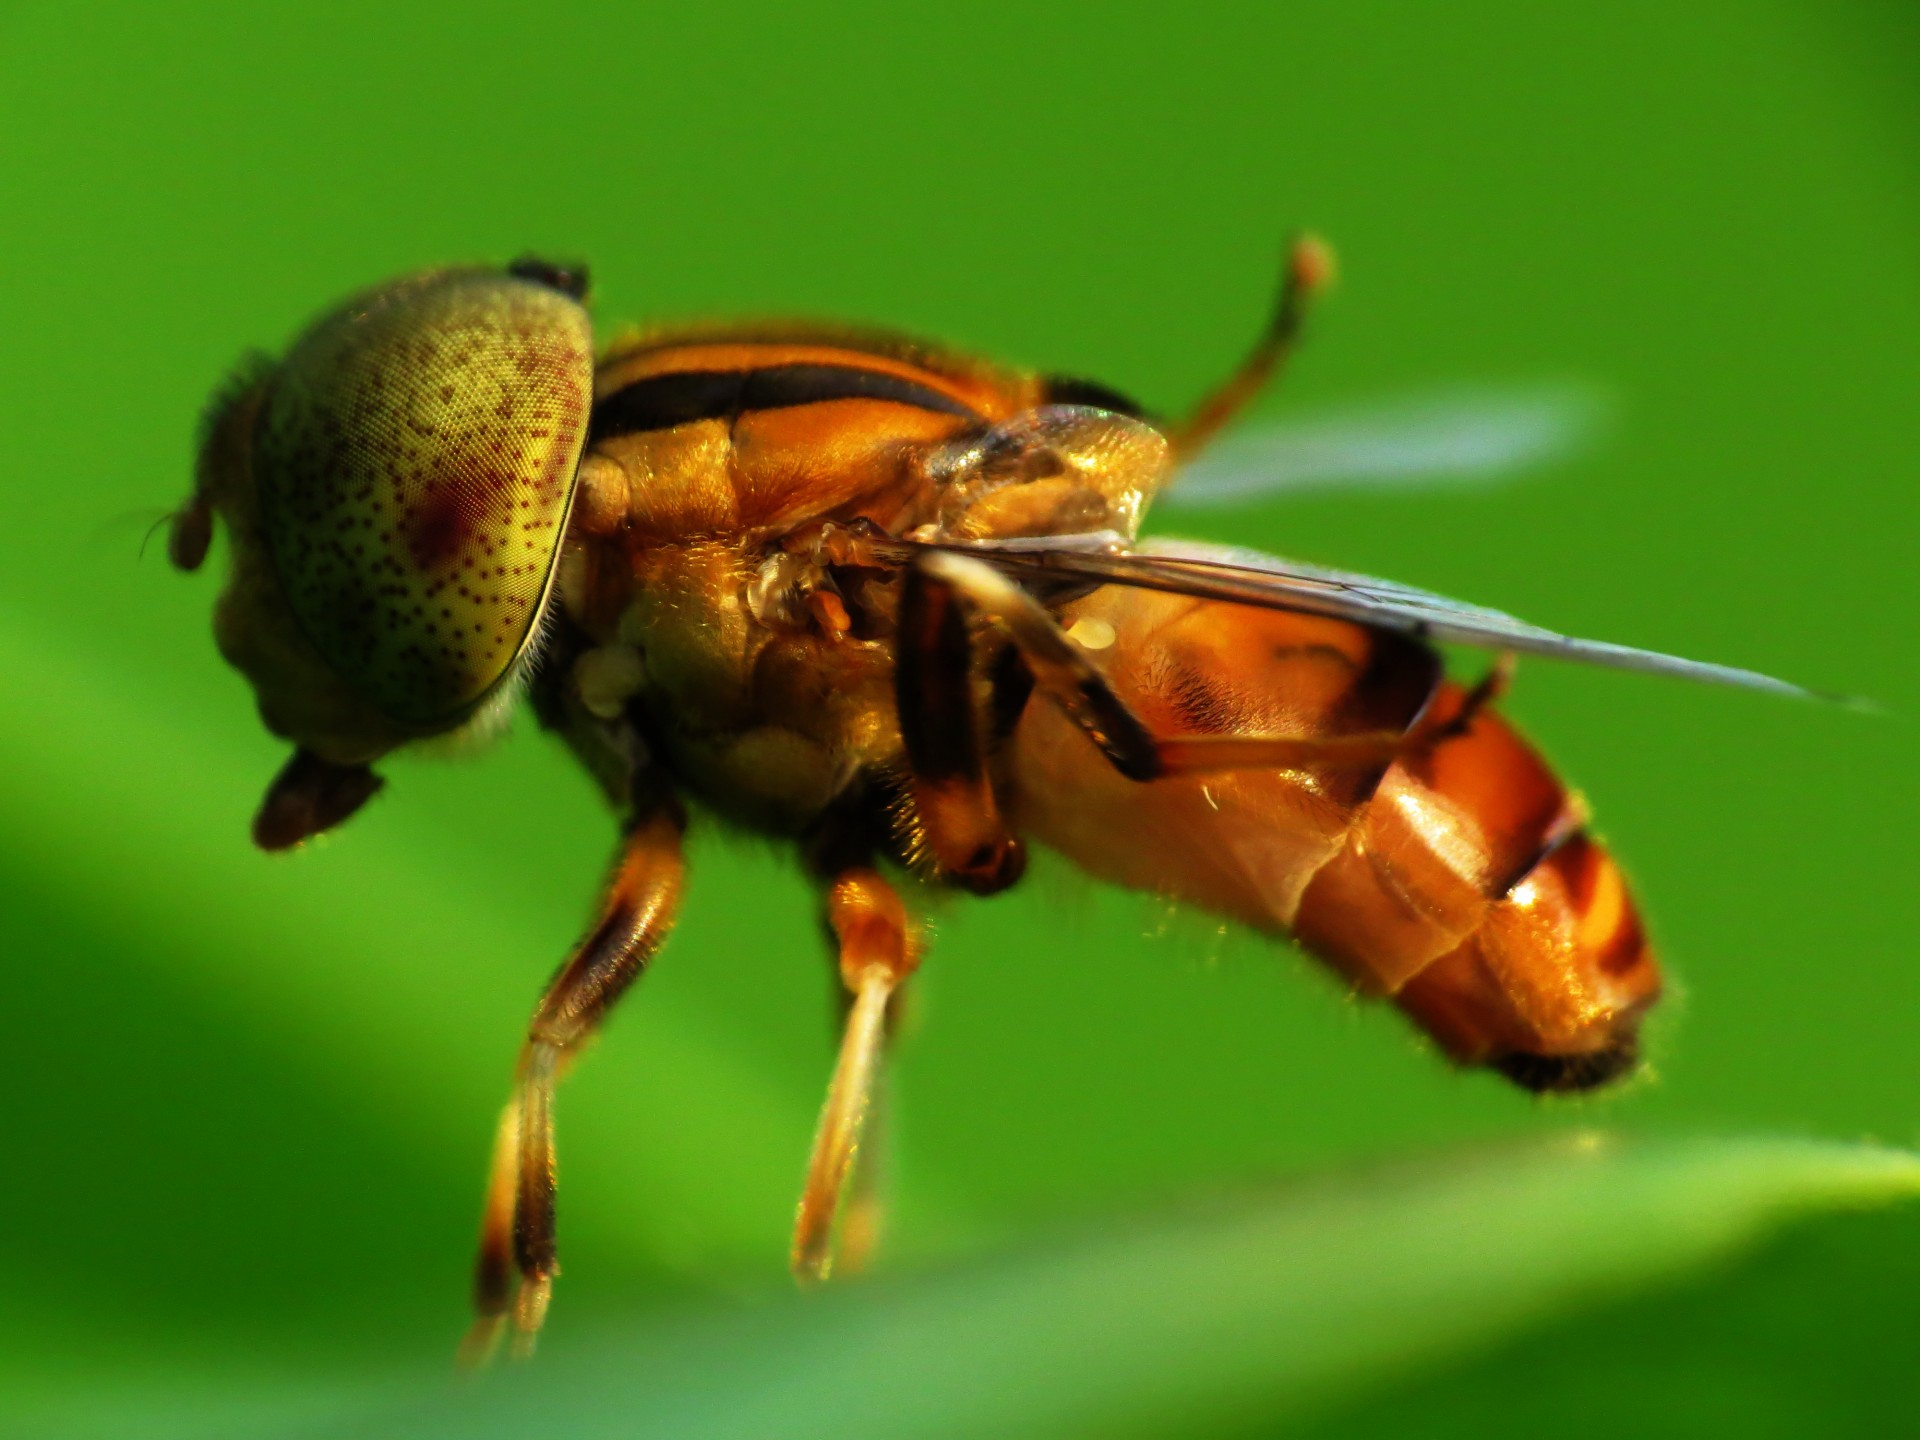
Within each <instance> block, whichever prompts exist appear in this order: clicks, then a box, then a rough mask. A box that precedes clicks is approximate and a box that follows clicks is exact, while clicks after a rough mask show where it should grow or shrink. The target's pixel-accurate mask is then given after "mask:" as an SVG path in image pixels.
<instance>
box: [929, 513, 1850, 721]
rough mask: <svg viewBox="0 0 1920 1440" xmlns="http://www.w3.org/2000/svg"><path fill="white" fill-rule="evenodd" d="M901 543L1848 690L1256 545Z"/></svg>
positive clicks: (1525, 643)
mask: <svg viewBox="0 0 1920 1440" xmlns="http://www.w3.org/2000/svg"><path fill="white" fill-rule="evenodd" d="M904 548H910V549H932V550H953V551H958V552H961V553H964V554H969V555H973V556H975V557H977V558H978V559H981V560H984V561H986V562H988V563H989V564H991V565H993V566H995V567H996V568H997V569H999V570H1001V571H1002V572H1004V573H1006V574H1008V575H1010V576H1012V577H1013V578H1014V579H1016V580H1018V581H1020V582H1021V583H1022V584H1023V585H1025V586H1027V588H1029V589H1031V590H1033V591H1035V592H1036V593H1038V594H1041V595H1046V594H1048V593H1049V592H1053V593H1058V592H1060V591H1062V590H1068V589H1073V588H1076V587H1084V586H1086V585H1088V584H1095V585H1137V586H1141V587H1144V588H1146V589H1149V590H1162V591H1167V592H1170V593H1173V594H1179V595H1192V596H1194V597H1196V598H1199V599H1205V600H1223V601H1228V602H1231V603H1233V604H1238V605H1252V606H1257V607H1260V608H1263V609H1270V610H1291V611H1297V612H1304V613H1306V614H1310V615H1328V616H1332V617H1334V618H1336V619H1341V620H1351V621H1353V622H1355V623H1356V624H1361V625H1370V626H1374V627H1376V628H1379V629H1383V630H1396V631H1399V632H1401V633H1403V634H1408V635H1414V636H1418V637H1421V638H1427V639H1433V640H1446V641H1452V642H1455V643H1458V644H1462V645H1478V646H1483V647H1485V648H1487V649H1492V650H1512V651H1518V652H1522V653H1526V654H1533V655H1550V656H1554V657H1556V658H1559V659H1562V660H1578V661H1582V662H1584V663H1586V664H1590V665H1605V666H1610V667H1612V668H1614V669H1616V670H1639V671H1644V672H1646V673H1648V674H1653V675H1672V676H1677V677H1678V678H1680V679H1683V680H1698V681H1704V682H1706V683H1708V684H1714V685H1736V686H1739V687H1741V688H1743V689H1748V690H1766V691H1771V692H1772V693H1774V694H1778V695H1795V696H1801V697H1805V698H1814V699H1823V700H1845V697H1840V696H1833V695H1822V694H1820V693H1819V692H1817V691H1812V690H1807V689H1804V688H1803V687H1801V686H1799V685H1794V684H1790V683H1789V682H1787V681H1785V680H1776V679H1774V678H1773V677H1772V676H1771V675H1762V674H1760V673H1758V672H1757V671H1753V670H1741V669H1737V668H1735V667H1733V666H1730V665H1714V664H1710V663H1708V662H1705V661H1701V660H1683V659H1681V658H1680V657H1679V656H1677V655H1662V654H1660V653H1659V652H1657V651H1653V650H1636V649H1633V648H1631V647H1630V646H1626V645H1613V644H1609V643H1607V642H1606V641H1604V640H1580V639H1576V638H1575V637H1573V636H1571V635H1562V634H1560V633H1558V632H1557V631H1553V630H1544V629H1542V628H1540V627H1539V626H1537V625H1529V624H1527V623H1526V622H1525V621H1524V620H1518V619H1516V618H1514V617H1513V616H1511V615H1508V614H1505V613H1503V612H1501V611H1499V610H1489V609H1487V608H1485V607H1484V606H1480V605H1469V604H1466V603H1465V602H1463V601H1459V600H1449V599H1447V598H1446V597H1445V596H1443V595H1435V594H1433V593H1431V592H1430V591H1426V590H1416V589H1414V588H1413V587H1412V586H1409V585H1399V584H1395V583H1394V582H1393V581H1391V580H1376V579H1373V578H1372V577H1370V576H1366V575H1353V574H1348V573H1347V572H1345V571H1341V570H1325V569H1321V568H1319V567H1318V566H1313V565H1302V564H1298V563H1296V562H1294V561H1290V560H1280V559H1276V558H1275V557H1273V556H1271V555H1263V554H1261V553H1259V552H1258V551H1254V550H1238V549H1233V548H1231V547H1228V546H1223V545H1204V544H1199V543H1194V542H1187V541H1151V542H1147V543H1146V544H1144V545H1143V546H1141V548H1139V549H1137V550H1127V549H1124V548H1123V547H1122V545H1121V544H1120V541H1119V537H1118V536H1116V535H1112V534H1110V533H1103V534H1099V535H1087V536H1062V537H1055V538H1053V539H1049V540H1020V541H1012V542H1007V543H1003V544H994V543H992V542H976V543H973V544H932V545H924V546H906V547H904ZM1846 703H1853V704H1858V703H1859V702H1853V701H1847V702H1846Z"/></svg>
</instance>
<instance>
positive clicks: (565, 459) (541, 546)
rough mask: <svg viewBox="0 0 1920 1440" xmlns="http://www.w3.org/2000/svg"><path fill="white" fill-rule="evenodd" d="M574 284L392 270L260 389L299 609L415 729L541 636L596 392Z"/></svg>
mask: <svg viewBox="0 0 1920 1440" xmlns="http://www.w3.org/2000/svg"><path fill="white" fill-rule="evenodd" d="M556 273H557V272H556ZM573 288H574V287H572V286H570V285H569V286H566V287H564V288H563V287H561V286H560V285H559V282H558V281H556V280H555V278H554V276H553V275H551V274H548V273H545V272H542V271H538V270H532V271H528V270H522V269H521V268H520V267H516V270H515V271H511V272H501V271H493V270H452V271H442V272H439V273H435V274H430V275H424V276H418V277H415V278H412V279H407V280H401V281H398V282H395V283H394V284H391V285H387V286H384V287H382V288H380V289H378V290H374V291H371V292H369V293H368V294H365V295H362V296H360V297H359V298H357V299H356V300H354V301H352V302H351V303H350V304H348V305H346V306H345V307H343V308H341V309H340V310H337V311H335V312H334V313H333V314H331V315H328V316H326V317H325V318H324V319H322V320H320V321H319V322H318V323H317V324H315V325H314V326H313V327H312V328H311V329H310V330H308V331H307V332H306V334H305V335H303V336H302V337H301V338H300V339H299V340H298V341H297V342H296V343H295V344H294V346H293V348H292V350H291V351H289V352H288V354H287V357H286V359H285V360H284V361H283V362H282V363H281V364H280V366H279V367H278V368H277V369H276V370H275V372H274V373H273V375H272V378H271V381H270V382H269V385H268V387H267V390H266V393H265V395H264V396H263V398H262V401H261V404H260V409H259V412H258V417H257V419H256V420H255V422H254V424H255V429H254V431H253V444H252V467H251V468H252V471H253V479H254V485H255V493H256V495H257V497H258V505H259V517H260V526H261V530H262V533H263V538H264V539H265V541H266V544H267V548H268V550H269V552H270V556H271V563H272V567H273V570H274V572H275V574H276V575H277V576H278V579H279V582H280V586H281V588H282V590H283V592H284V595H285V599H286V603H287V606H288V608H289V609H290V610H291V612H292V614H293V617H294V619H295V621H296V622H297V623H298V625H299V627H300V630H301V632H302V633H304V634H305V636H306V637H307V639H308V640H309V641H310V642H311V643H312V645H313V647H314V648H315V649H316V650H317V651H318V652H319V654H320V656H321V658H322V659H324V660H325V661H326V663H327V665H328V666H329V667H330V668H331V669H332V670H333V671H334V672H336V673H337V675H338V676H339V677H340V679H341V680H342V681H344V682H345V683H346V684H347V685H348V686H350V687H351V688H352V689H353V690H354V691H356V692H358V693H359V694H360V695H361V696H363V697H364V698H365V700H366V701H367V702H368V703H369V704H371V705H372V706H373V707H375V709H377V710H378V711H379V712H380V713H381V714H383V715H385V716H386V717H388V718H389V719H390V720H392V721H395V722H397V723H399V724H401V725H404V726H408V727H419V728H423V729H424V728H431V727H434V726H438V725H440V724H442V723H451V722H454V721H457V720H458V719H459V718H461V717H462V716H463V715H464V714H466V713H467V712H469V711H471V710H472V709H473V708H474V707H475V706H476V705H478V704H479V702H480V701H481V700H483V699H484V698H485V697H486V696H487V694H488V692H489V691H491V690H492V689H493V688H494V687H495V686H496V685H497V684H499V682H500V681H501V680H502V679H503V678H504V677H505V676H506V675H507V674H508V673H509V672H510V671H511V670H512V668H513V665H514V662H515V661H516V660H517V659H518V658H519V656H520V655H521V654H522V653H523V651H525V649H526V648H527V646H528V645H529V644H530V643H531V642H532V640H533V639H534V636H535V633H536V629H535V627H536V625H537V623H538V620H539V615H540V610H541V607H542V605H543V603H544V601H545V599H546V596H547V593H548V589H549V587H550V584H551V581H552V576H553V569H554V563H555V559H556V557H557V556H558V554H559V549H560V542H561V539H562V535H563V532H564V531H565V528H566V521H567V512H568V509H569V507H570V505H571V503H572V498H573V488H574V477H575V471H576V469H577V467H578V464H579V460H580V451H581V448H582V446H583V445H584V443H585V440H586V432H587V414H588V409H589V406H590V404H591V402H592V390H593V339H592V332H591V329H590V326H589V322H588V319H587V313H586V310H585V309H584V308H583V307H582V306H581V305H580V303H579V301H578V299H577V298H576V297H575V295H574V294H573V293H569V292H570V291H571V290H572V289H573Z"/></svg>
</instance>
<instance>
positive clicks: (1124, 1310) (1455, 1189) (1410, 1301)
mask: <svg viewBox="0 0 1920 1440" xmlns="http://www.w3.org/2000/svg"><path fill="white" fill-rule="evenodd" d="M1916 1193H1920V1156H1915V1155H1913V1154H1910V1153H1907V1152H1903V1151H1895V1150H1886V1149H1878V1148H1873V1147H1868V1146H1847V1145H1836V1144H1824V1143H1818V1142H1810V1141H1797V1140H1771V1139H1736V1140H1716V1141H1702V1142H1694V1143H1675V1142H1668V1143H1660V1144H1646V1143H1633V1142H1627V1141H1623V1140H1619V1139H1614V1138H1609V1137H1603V1136H1595V1135H1575V1136H1570V1137H1563V1138H1561V1139H1559V1140H1557V1141H1556V1142H1554V1143H1552V1144H1549V1145H1537V1144H1536V1145H1529V1146H1525V1147H1521V1148H1510V1149H1504V1150H1501V1151H1498V1152H1487V1153H1482V1154H1479V1155H1475V1156H1472V1157H1468V1158H1465V1159H1453V1160H1450V1161H1446V1162H1434V1163H1429V1164H1426V1165H1422V1166H1417V1167H1414V1166H1408V1167H1399V1168H1393V1169H1386V1170H1380V1171H1375V1172H1372V1173H1369V1174H1365V1175H1352V1176H1346V1177H1342V1178H1336V1179H1327V1180H1319V1181H1312V1182H1305V1183H1301V1184H1298V1185H1295V1186H1292V1187H1289V1188H1287V1189H1284V1190H1282V1191H1280V1192H1278V1193H1270V1194H1266V1195H1263V1196H1260V1197H1256V1198H1252V1199H1247V1198H1241V1199H1236V1200H1231V1201H1228V1200H1222V1201H1219V1202H1217V1203H1214V1204H1210V1205H1207V1206H1205V1207H1199V1208H1195V1209H1192V1210H1189V1211H1187V1212H1185V1213H1183V1214H1180V1215H1178V1216H1176V1217H1172V1218H1165V1217H1163V1218H1159V1219H1156V1220H1153V1221H1151V1222H1144V1223H1137V1224H1133V1225H1128V1226H1123V1227H1116V1228H1113V1229H1109V1230H1107V1231H1104V1232H1100V1233H1095V1234H1090V1235H1086V1236H1082V1237H1080V1238H1076V1239H1072V1240H1069V1241H1067V1242H1065V1243H1062V1244H1058V1245H1056V1246H1054V1247H1052V1248H1044V1249H1042V1248H1035V1249H1033V1250H1031V1251H1028V1252H1024V1253H1017V1254H1011V1255H1007V1256H1003V1257H1001V1258H999V1259H997V1260H994V1261H989V1262H982V1263H977V1264H974V1265H970V1266H967V1267H964V1268H959V1269H955V1270H951V1271H945V1272H938V1273H932V1274H928V1275H923V1276H920V1277H917V1278H904V1279H898V1280H890V1281H884V1282H876V1283H868V1284H853V1285H847V1286H844V1287H841V1288H838V1289H834V1290H830V1291H828V1292H825V1293H823V1294H819V1295H813V1296H792V1297H788V1298H784V1299H779V1300H774V1301H769V1302H766V1303H762V1304H760V1305H757V1306H752V1307H746V1308H730V1309H726V1310H719V1309H713V1308H700V1309H694V1310H686V1311H681V1312H678V1313H673V1314H668V1315H664V1316H660V1317H656V1318H653V1319H649V1320H647V1321H645V1322H643V1323H636V1324H629V1325H625V1326H615V1327H610V1328H608V1329H605V1330H603V1331H602V1332H601V1333H599V1334H598V1335H597V1336H595V1337H594V1338H593V1339H592V1340H591V1341H589V1342H587V1343H584V1344H581V1345H577V1346H573V1347H567V1348H562V1347H558V1346H556V1347H552V1350H551V1353H548V1354H546V1355H544V1356H542V1357H541V1359H540V1360H539V1361H538V1362H537V1363H536V1364H535V1365H533V1366H532V1367H530V1368H526V1369H521V1370H516V1371H511V1372H508V1373H505V1374H501V1375H496V1376H491V1377H488V1378H487V1379H486V1380H485V1381H484V1382H482V1383H480V1384H477V1385H475V1386H473V1387H470V1388H452V1387H436V1388H435V1389H434V1390H432V1391H430V1392H427V1393H421V1394H414V1395H412V1396H410V1397H408V1398H406V1399H402V1400H398V1401H396V1400H394V1399H392V1398H391V1397H392V1395H393V1394H394V1391H392V1390H388V1391H386V1392H385V1397H384V1398H383V1397H382V1396H380V1395H376V1396H374V1397H372V1398H371V1399H369V1400H367V1401H364V1402H363V1403H362V1404H361V1405H360V1406H357V1407H351V1408H348V1407H344V1406H343V1409H342V1412H341V1413H340V1414H338V1415H336V1416H335V1417H334V1418H333V1419H332V1420H331V1421H328V1422H324V1423H320V1424H318V1425H316V1423H315V1421H314V1408H315V1402H314V1401H313V1400H312V1398H311V1397H305V1398H303V1399H302V1400H301V1402H300V1406H299V1408H298V1409H297V1410H296V1411H294V1412H293V1413H291V1414H289V1415H287V1416H285V1417H284V1418H283V1419H282V1420H280V1421H279V1422H278V1423H276V1422H275V1420H274V1418H273V1417H272V1415H271V1407H266V1408H264V1409H263V1408H261V1407H255V1408H254V1409H253V1410H251V1411H250V1412H249V1413H248V1414H247V1416H246V1417H245V1419H244V1423H242V1422H241V1421H239V1420H237V1419H235V1420H233V1421H232V1422H231V1423H232V1427H233V1428H232V1429H231V1432H230V1433H246V1434H249V1435H263V1434H316V1433H317V1434H352V1435H354V1436H356V1437H379V1436H393V1437H406V1440H432V1437H437V1436H449V1437H451V1436H461V1437H467V1440H479V1437H489V1436H500V1437H509V1436H511V1437H521V1436H525V1435H530V1434H558V1435H565V1436H568V1437H571V1440H591V1437H596V1436H622V1437H626V1436H634V1435H649V1436H651V1435H658V1436H672V1437H675V1440H694V1437H701V1436H715V1437H718V1436H755V1437H774V1436H803V1435H816V1434H831V1435H833V1436H835V1437H838V1440H858V1437H867V1436H871V1437H875V1440H880V1437H887V1440H893V1437H899V1436H904V1435H914V1436H947V1435H951V1436H979V1435H994V1436H1009V1435H1047V1436H1058V1435H1068V1434H1071V1435H1079V1434H1088V1435H1091V1434H1100V1435H1111V1434H1114V1433H1116V1432H1121V1433H1146V1432H1149V1431H1152V1430H1155V1429H1164V1428H1168V1427H1178V1428H1180V1429H1182V1430H1192V1429H1195V1428H1204V1427H1208V1426H1210V1425H1218V1424H1225V1423H1231V1422H1232V1421H1234V1420H1235V1419H1236V1418H1243V1417H1247V1416H1251V1415H1255V1414H1258V1415H1260V1416H1262V1417H1263V1418H1266V1419H1272V1418H1274V1417H1281V1416H1288V1415H1298V1414H1301V1413H1303V1412H1306V1411H1308V1410H1310V1409H1312V1408H1314V1407H1316V1406H1324V1405H1326V1404H1329V1403H1332V1402H1335V1401H1337V1400H1339V1399H1340V1398H1342V1397H1343V1396H1347V1395H1351V1394H1353V1393H1355V1392H1356V1391H1358V1390H1359V1389H1360V1388H1361V1387H1362V1386H1366V1387H1375V1386H1378V1385H1379V1384H1380V1383H1381V1382H1382V1380H1383V1378H1390V1377H1393V1376H1397V1375H1403V1374H1406V1373H1409V1372H1412V1371H1417V1370H1418V1369H1419V1368H1420V1367H1422V1366H1424V1365H1431V1364H1433V1363H1435V1362H1438V1361H1441V1360H1443V1359H1445V1358H1447V1357H1450V1356H1454V1355H1458V1354H1461V1353H1463V1352H1470V1351H1472V1350H1474V1349H1477V1348H1482V1347H1485V1346H1486V1345H1488V1344H1490V1343H1492V1342H1494V1341H1497V1340H1499V1339H1502V1338H1505V1337H1507V1336H1510V1335H1513V1334H1516V1333H1520V1332H1523V1331H1524V1330H1526V1329H1527V1328H1529V1327H1532V1326H1535V1325H1538V1324H1540V1323H1541V1322H1543V1321H1547V1320H1550V1319H1552V1318H1554V1317H1557V1316H1560V1315H1564V1314H1566V1313H1568V1312H1570V1311H1572V1310H1574V1309H1576V1308H1578V1307H1581V1306H1583V1305H1590V1304H1593V1303H1596V1302H1598V1301H1601V1300H1604V1299H1607V1298H1612V1297H1616V1296H1618V1295H1621V1294H1624V1293H1629V1292H1631V1291H1632V1290H1633V1289H1635V1288H1636V1287H1643V1286H1647V1285H1649V1284H1652V1283H1654V1282H1658V1281H1662V1280H1670V1279H1672V1278H1674V1277H1676V1276H1679V1275H1683V1274H1686V1273H1688V1272H1689V1271H1692V1270H1695V1269H1697V1268H1698V1267H1700V1266H1702V1265H1704V1264H1706V1263H1708V1262H1711V1261H1713V1260H1716V1259H1720V1258H1723V1257H1725V1256H1727V1255H1728V1254H1730V1253H1732V1252H1734V1251H1736V1250H1737V1249H1738V1248H1739V1247H1741V1246H1743V1245H1745V1244H1747V1243H1749V1242H1751V1241H1753V1240H1754V1239H1756V1238H1757V1237H1759V1236H1760V1235H1762V1234H1764V1233H1765V1232H1766V1231H1767V1230H1768V1229H1769V1228H1771V1227H1774V1226H1777V1225H1779V1224H1780V1223H1782V1222H1784V1221H1786V1220H1788V1219H1791V1218H1793V1217H1795V1216H1797V1215H1801V1214H1805V1213H1809V1212H1813V1211H1817V1210H1822V1209H1831V1208H1837V1207H1847V1206H1860V1205H1865V1204H1870V1203H1875V1202H1882V1201H1887V1200H1892V1199H1895V1198H1899V1197H1904V1196H1910V1195H1914V1194H1916ZM140 1415H141V1421H140V1426H139V1428H140V1433H142V1434H144V1435H154V1434H159V1433H163V1432H166V1433H172V1431H171V1429H170V1428H169V1427H168V1426H166V1425H165V1424H163V1422H162V1417H161V1416H159V1415H157V1414H155V1413H154V1412H153V1411H152V1410H151V1409H148V1408H142V1409H141V1411H140ZM349 1415H351V1418H350V1419H349V1418H348V1416H349ZM121 1419H122V1422H123V1423H124V1422H125V1420H126V1417H125V1416H124V1414H123V1416H122V1417H121ZM112 1423H113V1422H111V1421H107V1420H100V1421H97V1422H96V1424H98V1425H100V1426H102V1427H103V1428H101V1429H98V1430H86V1431H75V1432H70V1433H114V1432H113V1430H112ZM177 1431H178V1433H181V1434H187V1433H192V1434H195V1435H197V1436H207V1435H210V1434H215V1433H229V1432H227V1431H223V1430H221V1429H220V1428H218V1426H217V1423H216V1422H215V1421H214V1420H213V1419H212V1418H211V1417H209V1416H208V1415H207V1414H205V1413H196V1414H195V1415H194V1416H193V1418H192V1420H191V1422H187V1423H181V1424H179V1425H178V1426H177ZM121 1433H125V1432H124V1431H123V1432H121Z"/></svg>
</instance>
